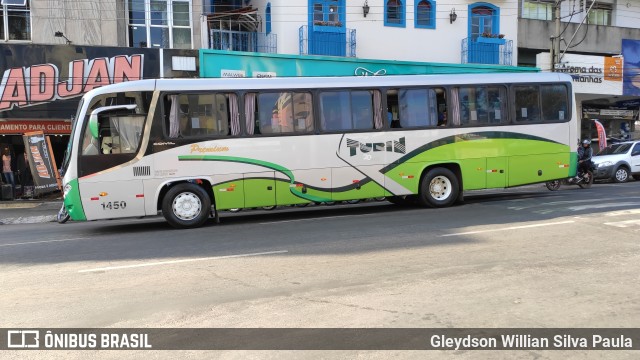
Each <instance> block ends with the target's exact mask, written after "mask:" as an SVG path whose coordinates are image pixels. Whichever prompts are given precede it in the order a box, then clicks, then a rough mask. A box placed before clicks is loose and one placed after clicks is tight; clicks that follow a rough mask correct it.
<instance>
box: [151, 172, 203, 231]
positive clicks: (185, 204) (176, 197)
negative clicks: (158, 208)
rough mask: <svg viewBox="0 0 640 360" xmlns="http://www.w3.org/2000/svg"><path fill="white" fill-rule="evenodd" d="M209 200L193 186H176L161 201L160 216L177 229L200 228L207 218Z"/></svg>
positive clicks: (199, 188) (197, 187)
mask: <svg viewBox="0 0 640 360" xmlns="http://www.w3.org/2000/svg"><path fill="white" fill-rule="evenodd" d="M210 209H211V199H209V195H208V194H207V192H206V191H205V190H204V189H203V188H201V187H199V186H197V185H193V184H187V183H185V184H178V185H176V186H174V187H172V188H171V189H169V191H168V192H167V194H166V195H165V197H164V199H163V200H162V215H164V218H165V219H166V220H167V222H168V223H169V224H170V225H171V226H173V227H175V228H178V229H184V228H194V227H198V226H202V225H203V224H204V223H205V222H206V221H207V219H208V218H209V210H210Z"/></svg>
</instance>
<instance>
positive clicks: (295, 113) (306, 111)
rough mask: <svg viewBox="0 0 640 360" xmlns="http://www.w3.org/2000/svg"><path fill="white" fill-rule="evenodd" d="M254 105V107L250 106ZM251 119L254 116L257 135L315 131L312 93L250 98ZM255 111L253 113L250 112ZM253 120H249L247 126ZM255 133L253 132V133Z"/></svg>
mask: <svg viewBox="0 0 640 360" xmlns="http://www.w3.org/2000/svg"><path fill="white" fill-rule="evenodd" d="M250 101H253V105H251V104H250V103H249V104H247V102H250ZM245 107H247V108H248V110H249V111H248V112H247V116H248V117H249V116H250V114H249V113H253V114H254V115H253V116H254V117H255V116H256V115H257V117H258V118H257V119H255V121H254V124H255V125H254V131H253V133H255V134H291V133H309V132H312V131H313V105H312V101H311V94H309V93H291V92H280V93H262V94H257V96H256V94H247V97H246V98H245ZM251 107H253V109H250V108H251ZM249 121H250V120H247V123H248V122H249ZM250 133H251V132H250Z"/></svg>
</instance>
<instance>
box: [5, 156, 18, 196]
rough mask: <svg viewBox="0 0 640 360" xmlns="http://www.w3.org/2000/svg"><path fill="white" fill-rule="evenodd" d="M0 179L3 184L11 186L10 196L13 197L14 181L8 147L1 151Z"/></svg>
mask: <svg viewBox="0 0 640 360" xmlns="http://www.w3.org/2000/svg"><path fill="white" fill-rule="evenodd" d="M2 177H3V178H4V182H5V183H7V184H9V185H11V194H12V195H13V194H14V191H15V188H16V179H15V177H14V176H13V171H12V170H11V150H9V147H8V146H5V148H4V149H2ZM12 198H13V196H12Z"/></svg>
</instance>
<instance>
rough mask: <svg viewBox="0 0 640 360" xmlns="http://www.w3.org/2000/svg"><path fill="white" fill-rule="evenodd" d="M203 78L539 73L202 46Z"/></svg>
mask: <svg viewBox="0 0 640 360" xmlns="http://www.w3.org/2000/svg"><path fill="white" fill-rule="evenodd" d="M199 51H200V77H202V78H236V77H248V76H250V77H275V76H276V74H277V76H278V77H299V76H354V75H355V76H381V75H418V74H470V73H499V72H510V73H512V72H528V73H531V72H538V69H535V68H531V67H517V66H497V65H483V64H449V63H430V62H417V61H396V60H379V59H363V58H348V57H336V56H321V55H292V54H262V53H260V54H258V53H256V54H252V53H243V52H229V51H224V50H211V49H200V50H199Z"/></svg>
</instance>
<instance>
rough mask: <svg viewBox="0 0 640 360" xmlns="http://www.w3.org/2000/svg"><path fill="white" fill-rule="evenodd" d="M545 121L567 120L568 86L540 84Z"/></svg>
mask: <svg viewBox="0 0 640 360" xmlns="http://www.w3.org/2000/svg"><path fill="white" fill-rule="evenodd" d="M540 88H541V89H540V90H541V91H540V95H541V97H542V117H543V120H544V121H565V120H566V119H568V117H567V103H568V102H567V88H566V87H565V86H564V85H542V86H540Z"/></svg>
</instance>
